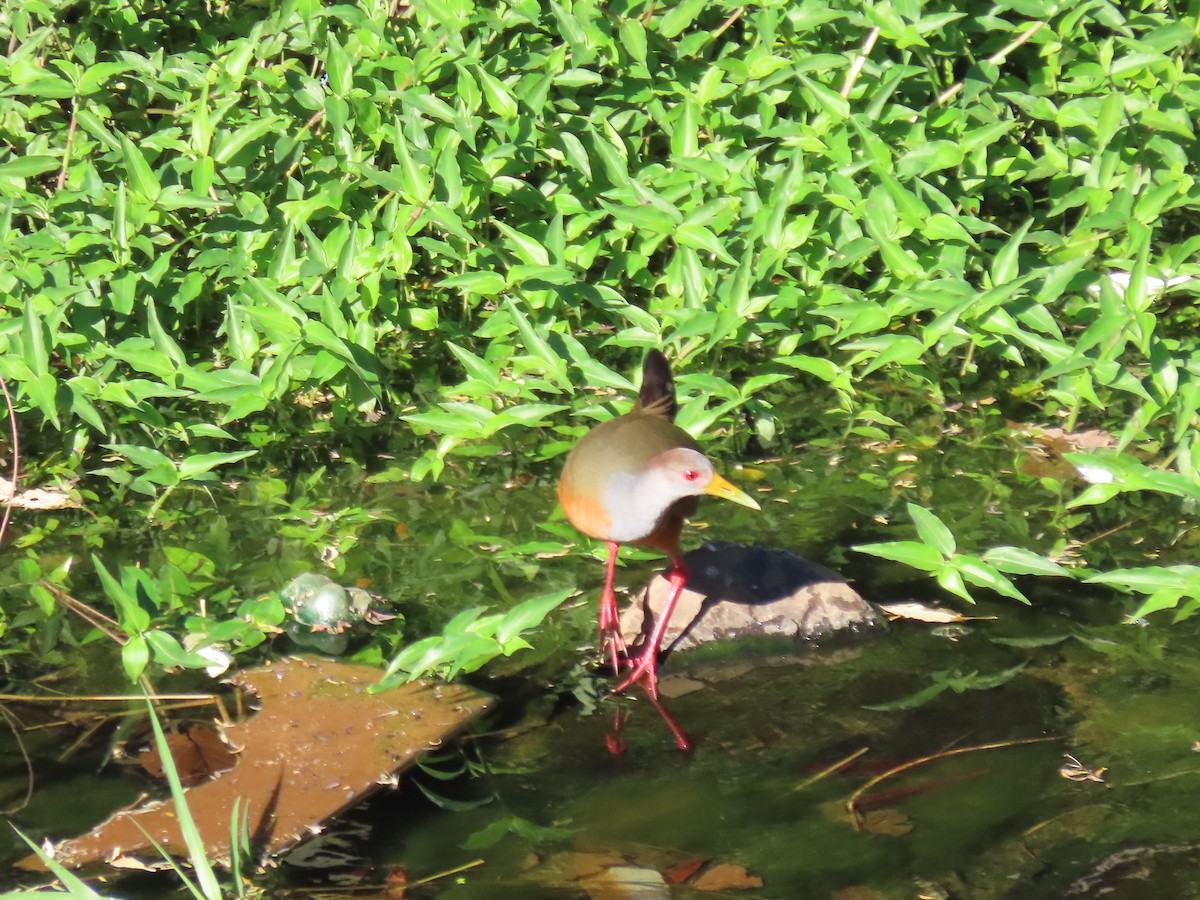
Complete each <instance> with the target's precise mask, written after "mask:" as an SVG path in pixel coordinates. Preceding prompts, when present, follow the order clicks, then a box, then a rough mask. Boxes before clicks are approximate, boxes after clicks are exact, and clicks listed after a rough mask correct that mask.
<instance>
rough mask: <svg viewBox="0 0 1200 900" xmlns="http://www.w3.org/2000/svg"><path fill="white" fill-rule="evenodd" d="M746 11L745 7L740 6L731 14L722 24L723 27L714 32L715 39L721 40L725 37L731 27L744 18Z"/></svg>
mask: <svg viewBox="0 0 1200 900" xmlns="http://www.w3.org/2000/svg"><path fill="white" fill-rule="evenodd" d="M745 11H746V8H745V7H744V6H739V7H738V8H737V9H735V10H734V11H733V12H731V13H730V14H729V18H727V19H726V20H725V21H724V22H722V23H721V27H720V28H718V29H717V30H716V31H714V32H713V35H712V36H713V37H714V38H719V37H720V36H721V35H723V34H724V33H725V32H726V31H727V30H728V29H729V26H730V25H732V24H733V23H734V22H736V21H737V20H738V19H740V18H741V17H742V13H743V12H745Z"/></svg>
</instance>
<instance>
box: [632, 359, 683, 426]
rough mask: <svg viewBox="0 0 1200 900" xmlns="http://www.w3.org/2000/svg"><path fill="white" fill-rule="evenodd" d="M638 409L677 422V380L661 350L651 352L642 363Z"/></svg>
mask: <svg viewBox="0 0 1200 900" xmlns="http://www.w3.org/2000/svg"><path fill="white" fill-rule="evenodd" d="M638 409H640V410H641V411H642V412H645V413H652V414H653V415H658V416H662V417H663V418H664V419H666V420H667V421H668V422H673V421H675V412H676V410H677V409H678V406H677V405H676V403H675V379H674V378H672V377H671V364H670V363H669V362H667V358H666V357H665V356H663V354H662V351H661V350H651V351H650V352H649V353H647V354H646V361H645V362H643V363H642V387H641V389H640V390H639V391H638Z"/></svg>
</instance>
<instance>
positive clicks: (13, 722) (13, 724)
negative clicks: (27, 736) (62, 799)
mask: <svg viewBox="0 0 1200 900" xmlns="http://www.w3.org/2000/svg"><path fill="white" fill-rule="evenodd" d="M0 715H2V716H4V721H6V722H7V723H8V728H9V730H10V731H11V732H12V736H13V738H14V739H15V740H16V742H17V749H18V750H20V751H21V758H22V759H24V760H25V773H26V777H25V796H24V797H23V798H22V800H21V802H20V803H19V804H17V805H16V806H10V807H8V808H6V809H4V810H3V812H4V814H5V815H6V816H11V815H12V814H13V813H15V812H20V811H21V810H23V809H24V808H25V807H26V806H28V805H29V798H30V797H32V796H33V786H34V783H35V780H36V779H35V776H34V772H33V760H31V759H30V758H29V752H28V751H27V750H26V749H25V742H24V741H23V740H21V728H22V727H24V726H22V724H21V720H20V719H18V718H17V717H16V716H14V715H13V714H12V713H11V712H9V711H8V710H7V709H5V708H4V707H3V706H0Z"/></svg>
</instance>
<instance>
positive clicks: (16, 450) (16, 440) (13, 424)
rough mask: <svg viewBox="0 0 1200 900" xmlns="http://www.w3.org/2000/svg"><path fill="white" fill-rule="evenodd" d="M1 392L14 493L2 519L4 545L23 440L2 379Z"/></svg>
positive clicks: (7, 503)
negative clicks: (8, 435) (5, 407)
mask: <svg viewBox="0 0 1200 900" xmlns="http://www.w3.org/2000/svg"><path fill="white" fill-rule="evenodd" d="M0 391H3V392H4V403H5V404H6V405H7V407H8V427H9V433H10V434H11V436H12V457H13V459H12V493H11V494H10V495H9V497H8V500H7V501H5V503H4V516H3V518H0V544H3V543H4V533H5V532H6V531H8V520H9V519H10V518H12V508H13V502H14V501H15V500H16V499H17V478H18V477H19V476H20V472H21V438H20V436H19V435H18V434H17V411H16V409H14V408H13V402H12V395H11V394H10V393H9V392H8V382H7V381H5V380H4V379H3V378H0Z"/></svg>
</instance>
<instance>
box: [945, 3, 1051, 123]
mask: <svg viewBox="0 0 1200 900" xmlns="http://www.w3.org/2000/svg"><path fill="white" fill-rule="evenodd" d="M1045 25H1046V23H1045V22H1034V23H1033V24H1032V25H1030V26H1029V27H1028V28H1026V29H1025V30H1024V31H1022V32H1021V33H1020V34H1019V35H1017V37H1015V38H1014V39H1013V40H1012V41H1011V42H1010V43H1009V44H1008V45H1007V46H1006V47H1004V48H1002V49H1001V50H998V51H997V52H995V53H993V54H992V55H991V56H989V57H988V58H987V61H988V62H990V63H991V64H992V65H994V66H998V65H1000V64H1001V63H1003V62H1004V60H1005V59H1007V58H1008V54H1010V53H1012V52H1013V51H1014V50H1016V49H1017V48H1018V47H1020V46H1021V45H1022V44H1024V43H1025V42H1026V41H1028V40H1029V39H1030V38H1031V37H1033V36H1034V35H1035V34H1037V33H1038V32H1039V31H1041V30H1042V28H1044V27H1045ZM962 89H963V82H962V81H956V82H954V84H952V85H950V87H948V88H946V90H944V91H942V92H941V93H940V94H938V96H937V99H936V100H934V101H933V103H934V105H935V106H940V105H942V104H943V103H945V102H946V101H947V100H949V99H950V98H951V97H953V96H955V95H956V94H957V93H958V92H959V91H961V90H962Z"/></svg>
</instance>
